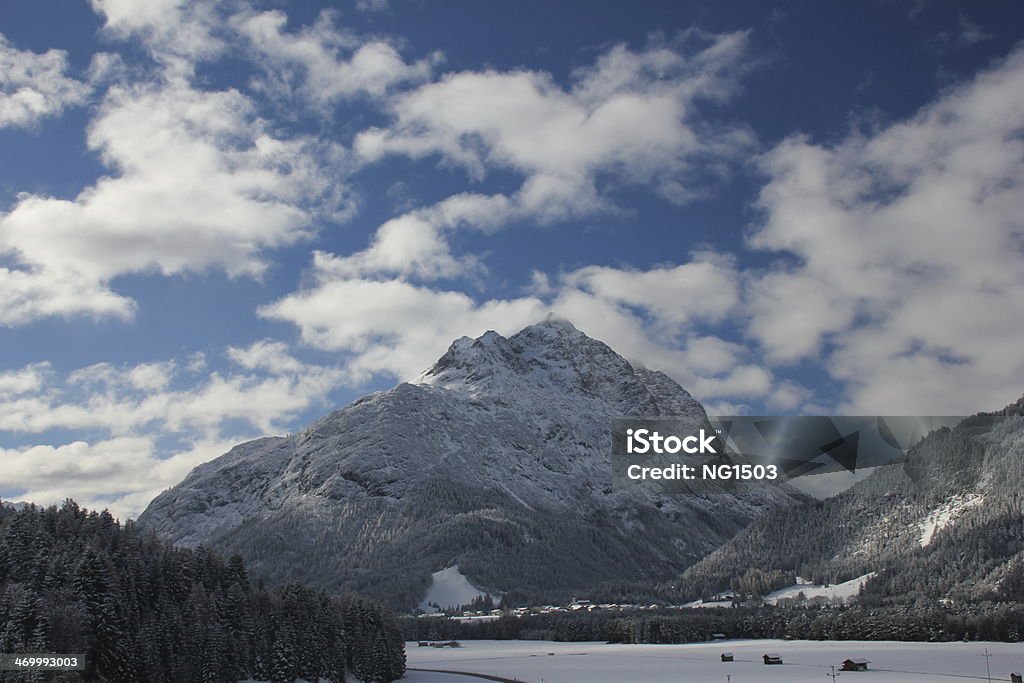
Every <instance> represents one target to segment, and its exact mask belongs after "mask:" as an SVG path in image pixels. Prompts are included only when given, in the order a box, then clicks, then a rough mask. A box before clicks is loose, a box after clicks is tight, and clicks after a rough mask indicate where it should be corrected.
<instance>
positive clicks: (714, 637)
mask: <svg viewBox="0 0 1024 683" xmlns="http://www.w3.org/2000/svg"><path fill="white" fill-rule="evenodd" d="M711 640H725V634H724V633H712V634H711Z"/></svg>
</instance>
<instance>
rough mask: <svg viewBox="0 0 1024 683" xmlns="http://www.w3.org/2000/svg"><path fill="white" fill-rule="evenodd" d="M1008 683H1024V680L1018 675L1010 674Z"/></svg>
mask: <svg viewBox="0 0 1024 683" xmlns="http://www.w3.org/2000/svg"><path fill="white" fill-rule="evenodd" d="M1010 683H1024V678H1022V677H1021V675H1020V674H1019V673H1012V674H1010Z"/></svg>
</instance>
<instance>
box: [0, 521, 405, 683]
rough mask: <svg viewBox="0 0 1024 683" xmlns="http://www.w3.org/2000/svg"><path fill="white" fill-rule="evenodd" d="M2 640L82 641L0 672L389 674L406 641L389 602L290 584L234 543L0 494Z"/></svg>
mask: <svg viewBox="0 0 1024 683" xmlns="http://www.w3.org/2000/svg"><path fill="white" fill-rule="evenodd" d="M0 652H4V653H68V654H70V653H75V654H84V655H85V661H86V668H85V670H84V671H80V672H66V673H65V672H61V673H46V674H43V673H40V672H35V673H30V672H0V681H44V680H48V681H78V680H82V681H110V682H111V683H121V682H124V683H176V682H179V681H197V682H200V683H237V681H240V680H244V679H248V678H254V679H257V680H263V681H272V682H273V683H292V682H293V681H294V680H295V679H296V678H305V679H307V680H310V681H316V680H319V679H330V680H331V681H334V682H335V683H339V682H341V681H344V680H346V678H345V676H346V673H351V674H352V675H354V676H356V677H357V678H359V679H360V680H361V681H364V682H367V683H368V682H371V681H392V680H395V679H397V678H400V677H401V676H402V675H403V674H404V671H405V651H404V644H403V642H402V637H401V632H400V629H399V628H398V624H397V621H396V620H395V619H394V617H393V616H392V614H391V613H390V611H389V610H388V609H387V608H385V607H382V606H380V605H378V604H376V603H372V602H369V601H367V600H364V599H360V598H356V597H333V596H331V595H328V594H327V593H324V592H317V591H313V590H310V589H308V588H305V587H303V586H301V585H297V584H291V585H287V586H283V587H278V588H274V589H268V588H266V587H264V586H263V585H262V583H261V582H255V583H254V582H252V581H250V578H249V574H248V572H247V570H246V567H245V565H244V564H243V562H242V560H241V558H240V557H238V556H233V557H231V558H230V559H228V560H226V561H225V560H224V559H222V558H221V557H220V556H218V555H217V554H215V553H214V552H212V551H211V550H209V549H207V548H204V547H199V548H196V549H194V550H192V549H186V548H178V547H174V546H170V545H167V544H165V543H163V542H161V541H159V540H158V539H157V538H156V537H155V536H154V535H152V534H145V533H142V532H141V531H139V530H137V529H136V528H135V526H134V524H133V523H132V522H130V521H129V522H127V523H125V524H123V525H122V524H119V523H118V522H117V521H116V520H115V519H114V518H113V517H112V516H111V515H110V513H109V512H106V511H104V512H95V511H87V510H84V509H82V508H80V507H79V506H78V505H76V504H75V503H74V502H72V501H66V502H65V503H64V504H63V505H62V506H60V507H56V506H53V507H48V508H39V507H35V506H27V507H24V508H23V509H21V510H15V509H13V508H11V507H5V506H0Z"/></svg>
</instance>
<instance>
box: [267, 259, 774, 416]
mask: <svg viewBox="0 0 1024 683" xmlns="http://www.w3.org/2000/svg"><path fill="white" fill-rule="evenodd" d="M340 260H343V259H340ZM337 261H339V259H336V258H335V257H333V256H330V255H326V254H320V255H318V257H317V258H316V259H315V260H314V263H313V268H312V273H311V277H310V278H309V279H310V285H309V286H307V287H306V288H305V289H302V290H300V291H298V292H295V293H293V294H291V295H288V296H285V297H283V298H281V299H280V300H278V301H276V302H274V303H272V304H270V305H267V306H264V307H263V308H261V309H260V314H261V315H263V316H264V317H267V318H271V319H274V320H281V321H286V322H291V323H293V324H294V325H296V326H297V327H298V328H299V331H300V334H301V338H302V341H303V342H304V343H306V344H309V345H311V346H314V347H317V348H319V349H324V350H330V351H340V352H343V353H345V354H346V355H347V367H348V368H349V369H350V370H351V371H352V372H353V376H352V380H353V381H360V380H365V379H366V378H368V377H370V376H372V375H375V374H384V375H388V376H391V377H395V378H397V379H400V380H407V379H410V378H412V377H414V376H416V375H417V374H419V373H420V372H422V371H423V370H425V369H427V368H428V367H429V366H430V365H431V364H432V363H433V362H434V361H435V360H436V359H437V358H438V357H440V355H441V354H442V353H443V352H444V350H445V349H446V348H447V347H448V345H449V344H450V343H451V341H452V340H453V339H456V338H458V337H460V336H464V335H465V336H471V337H475V336H479V335H480V334H482V333H483V332H485V331H486V330H488V329H493V330H496V331H497V332H499V333H501V334H506V335H507V334H511V333H514V332H517V331H518V330H519V329H521V328H522V327H525V326H526V325H529V324H532V323H535V322H538V321H539V320H541V319H542V318H543V317H544V316H545V315H546V314H547V313H548V312H554V313H556V314H558V315H561V316H563V317H565V318H567V319H568V320H571V321H573V323H574V324H575V325H577V326H578V327H580V329H582V330H584V331H585V332H587V333H588V334H590V335H591V336H594V337H596V338H598V339H601V340H602V341H605V342H606V343H608V344H609V345H610V346H611V347H612V348H614V349H616V350H617V351H619V352H620V353H622V354H623V355H625V356H626V357H627V358H628V359H630V360H631V361H635V362H638V363H641V364H643V365H645V366H648V367H652V368H655V369H660V370H664V371H666V372H668V373H669V374H671V375H673V376H674V377H675V378H676V379H677V380H679V381H680V382H681V383H682V384H683V385H684V386H685V387H687V388H688V389H690V390H691V391H693V392H694V394H695V395H696V396H698V397H699V398H701V399H705V398H717V397H721V396H743V397H756V396H764V395H766V394H768V393H769V392H770V391H771V390H772V388H773V384H774V381H775V379H774V376H773V374H772V373H771V372H770V371H768V370H766V369H764V368H761V367H759V366H757V365H754V364H752V363H751V362H750V361H749V359H746V358H745V356H746V354H745V352H744V350H743V349H742V347H740V346H739V345H738V344H735V343H732V342H728V341H725V340H723V339H720V338H717V337H714V336H709V335H702V334H699V333H698V332H697V331H696V327H695V325H696V323H697V322H706V321H709V320H721V319H722V317H723V316H725V315H727V314H728V313H729V312H730V311H734V310H735V308H736V305H737V303H738V298H737V292H736V287H735V285H734V284H733V280H734V279H735V278H734V274H733V271H732V270H731V269H732V264H731V262H730V261H728V260H726V259H722V258H721V257H718V256H716V255H712V254H707V253H698V254H696V255H695V260H694V261H691V262H689V263H686V264H683V265H680V266H675V267H669V266H666V267H660V268H655V269H652V270H650V271H629V270H618V269H614V268H608V267H601V268H597V267H587V268H583V269H581V270H578V271H573V272H570V273H567V274H564V275H561V276H559V277H558V278H557V280H554V281H552V279H551V278H547V276H545V279H546V280H547V286H546V287H545V288H544V289H543V291H539V290H536V288H535V291H537V293H536V294H534V295H526V296H520V297H513V298H507V299H488V300H484V301H481V302H477V301H476V300H475V299H473V298H472V297H470V296H468V295H466V294H464V293H462V292H458V291H453V290H446V289H440V288H431V287H427V286H422V285H417V284H413V283H411V282H408V281H406V280H404V279H367V278H363V277H359V276H358V274H355V273H352V272H350V271H347V270H344V269H341V270H339V269H338V267H337ZM645 291H647V292H648V294H649V295H648V296H646V297H645V296H644V292H645Z"/></svg>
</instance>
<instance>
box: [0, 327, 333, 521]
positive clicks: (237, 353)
mask: <svg viewBox="0 0 1024 683" xmlns="http://www.w3.org/2000/svg"><path fill="white" fill-rule="evenodd" d="M225 356H226V357H227V359H228V360H229V361H231V363H232V365H230V366H229V367H228V369H227V370H226V371H223V372H219V373H218V372H214V373H211V374H208V375H205V376H202V377H199V378H196V377H195V376H194V373H195V372H197V371H199V370H201V368H199V366H198V365H197V360H198V359H197V358H196V357H195V356H192V357H190V358H188V359H185V360H184V362H182V363H179V362H177V361H174V360H168V361H159V362H151V363H141V364H137V365H128V366H118V365H113V364H110V363H98V364H95V365H90V366H87V367H83V368H78V369H76V370H74V371H71V372H68V373H66V374H63V375H62V374H59V373H57V372H55V371H54V370H53V369H52V368H51V367H50V365H49V364H46V363H42V364H34V365H27V366H25V367H23V368H20V369H18V370H13V371H7V372H4V373H0V432H7V433H10V434H19V435H23V436H24V435H29V436H30V437H32V436H33V435H34V436H35V437H36V438H38V439H39V440H43V441H45V440H47V439H49V438H51V435H50V434H48V432H51V431H52V430H71V431H72V432H75V433H76V434H81V435H83V436H87V437H88V438H83V439H82V440H79V441H75V442H73V443H64V444H52V445H50V444H45V443H42V444H37V445H31V446H24V447H19V448H7V449H4V448H0V492H2V493H4V494H5V496H13V497H15V498H17V499H24V500H31V501H33V502H35V503H39V504H50V503H56V502H60V501H61V500H63V499H64V498H66V497H72V498H74V499H75V500H76V501H77V502H78V503H80V504H82V505H85V506H89V507H96V508H103V507H109V508H110V509H111V510H112V511H113V512H115V514H118V515H121V516H122V517H125V516H134V515H137V514H138V513H139V512H141V510H142V509H143V508H144V507H145V506H146V505H147V504H148V503H149V501H150V500H151V499H152V498H153V496H155V495H156V494H158V493H159V492H160V491H161V490H163V489H165V488H166V487H168V486H172V485H174V484H176V483H178V482H179V481H181V479H182V478H184V477H185V475H186V474H188V472H189V471H190V470H191V469H192V468H193V467H195V466H196V465H199V464H201V463H203V462H206V461H208V460H211V459H213V458H215V457H217V456H219V455H221V454H223V453H225V452H227V451H228V450H229V449H230V448H231V447H232V446H233V445H235V444H237V443H240V442H242V441H245V440H248V439H252V438H256V437H258V436H264V435H266V434H274V433H281V432H283V431H286V430H287V428H288V426H290V424H291V422H292V421H293V420H294V419H295V418H296V417H297V416H298V415H300V414H302V413H304V412H305V411H307V410H309V409H310V408H312V407H314V406H317V405H321V404H325V403H326V399H327V396H328V394H329V393H330V392H331V391H332V390H333V389H334V388H336V387H338V386H339V385H341V384H342V383H343V382H345V381H347V380H348V379H349V378H350V377H351V375H350V373H349V371H348V370H346V369H343V368H340V367H337V366H324V365H316V364H310V363H305V362H302V361H300V360H299V359H298V358H296V357H295V356H294V355H293V354H292V353H291V352H289V350H288V348H287V347H286V346H285V345H284V344H282V343H280V342H275V341H270V340H263V341H258V342H256V343H253V344H251V345H249V346H247V347H240V348H236V347H228V348H227V349H226V350H225ZM182 366H184V370H181V369H179V368H180V367H182ZM96 435H98V436H96Z"/></svg>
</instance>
